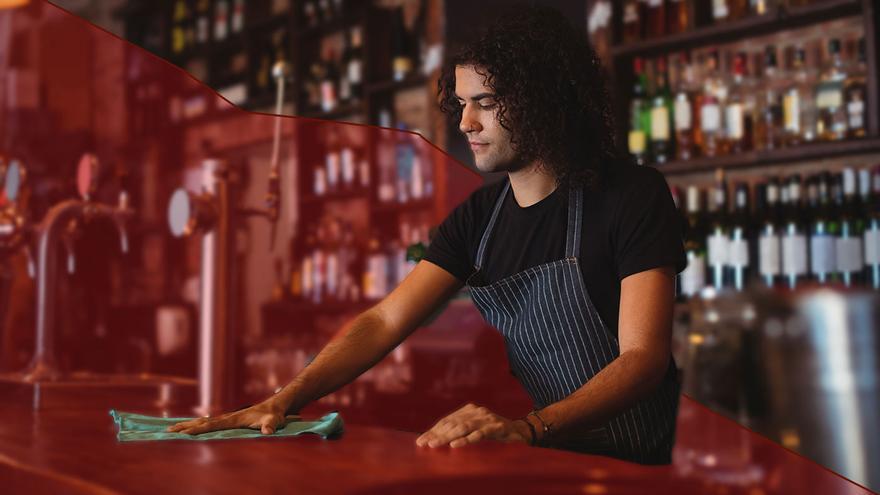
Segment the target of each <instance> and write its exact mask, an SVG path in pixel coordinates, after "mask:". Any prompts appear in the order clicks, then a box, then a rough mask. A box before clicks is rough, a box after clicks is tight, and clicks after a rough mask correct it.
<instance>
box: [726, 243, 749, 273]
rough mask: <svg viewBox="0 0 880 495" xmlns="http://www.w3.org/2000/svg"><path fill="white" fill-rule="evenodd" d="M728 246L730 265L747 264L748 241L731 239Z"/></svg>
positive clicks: (739, 265) (741, 265)
mask: <svg viewBox="0 0 880 495" xmlns="http://www.w3.org/2000/svg"><path fill="white" fill-rule="evenodd" d="M728 246H729V248H728V252H729V258H728V260H727V262H728V264H729V265H730V266H737V267H745V266H749V243H748V242H746V240H745V239H731V240H730V242H729V244H728Z"/></svg>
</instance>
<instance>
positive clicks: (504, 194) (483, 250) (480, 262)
mask: <svg viewBox="0 0 880 495" xmlns="http://www.w3.org/2000/svg"><path fill="white" fill-rule="evenodd" d="M508 189H510V180H508V181H507V185H506V186H504V190H503V191H501V194H500V195H498V200H497V201H495V209H494V210H493V211H492V218H490V219H489V225H487V226H486V230H485V231H483V238H482V239H480V247H479V248H478V249H477V257H476V259H475V261H474V269H475V270H479V269H480V267H481V266H483V258H484V257H485V255H486V245H487V244H489V236H491V234H492V228H493V227H495V221H496V220H498V213H499V212H500V211H501V205H503V204H504V198H505V197H507V191H508Z"/></svg>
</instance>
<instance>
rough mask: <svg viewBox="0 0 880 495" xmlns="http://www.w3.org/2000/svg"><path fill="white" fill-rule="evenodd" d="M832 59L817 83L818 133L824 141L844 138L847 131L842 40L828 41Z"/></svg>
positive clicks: (845, 76) (845, 75)
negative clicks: (841, 52)
mask: <svg viewBox="0 0 880 495" xmlns="http://www.w3.org/2000/svg"><path fill="white" fill-rule="evenodd" d="M828 52H829V57H830V60H829V62H828V64H827V65H826V67H825V69H824V70H823V71H822V74H821V75H820V76H819V84H818V85H816V108H817V109H818V111H819V118H818V122H817V133H818V135H819V139H821V140H823V141H835V140H840V139H844V138H845V137H846V131H847V112H846V106H845V102H844V97H843V85H844V82H845V81H846V78H847V74H846V70H845V68H844V64H843V58H842V57H841V55H840V40H839V39H837V38H834V39H832V40H831V41H829V42H828Z"/></svg>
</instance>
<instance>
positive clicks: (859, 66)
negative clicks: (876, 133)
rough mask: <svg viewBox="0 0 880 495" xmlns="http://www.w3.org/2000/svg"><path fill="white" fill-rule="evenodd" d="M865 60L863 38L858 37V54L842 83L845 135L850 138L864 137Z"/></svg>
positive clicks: (866, 110)
mask: <svg viewBox="0 0 880 495" xmlns="http://www.w3.org/2000/svg"><path fill="white" fill-rule="evenodd" d="M867 72H868V69H867V62H866V55H865V38H861V39H859V54H858V60H857V61H856V66H855V68H854V69H853V71H852V74H850V76H849V77H848V78H847V79H846V81H845V82H844V83H843V95H844V96H843V98H844V104H845V105H846V116H847V137H849V138H850V139H854V138H861V137H865V131H866V129H865V126H866V125H867V123H868V105H867V103H866V102H867V86H866V83H867V80H868V79H867Z"/></svg>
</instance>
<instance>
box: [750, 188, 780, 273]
mask: <svg viewBox="0 0 880 495" xmlns="http://www.w3.org/2000/svg"><path fill="white" fill-rule="evenodd" d="M761 189H762V191H761V192H759V194H758V196H757V199H758V204H757V208H756V211H757V212H758V213H759V214H761V219H760V227H759V232H758V273H759V274H760V276H761V281H762V282H763V283H764V285H765V286H767V287H776V286H777V284H778V283H779V281H780V275H781V274H782V263H781V260H780V258H781V251H780V249H781V248H780V235H781V230H782V215H781V210H780V208H779V181H778V180H777V179H775V178H773V179H770V180H769V181H767V183H766V184H763V187H762V188H761Z"/></svg>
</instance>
